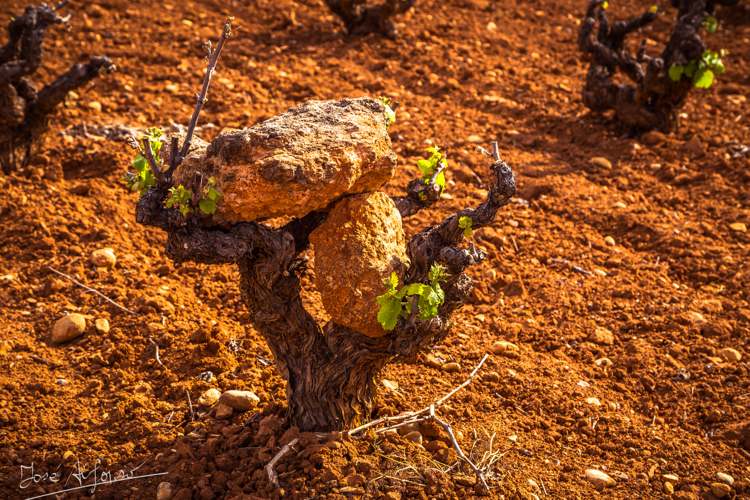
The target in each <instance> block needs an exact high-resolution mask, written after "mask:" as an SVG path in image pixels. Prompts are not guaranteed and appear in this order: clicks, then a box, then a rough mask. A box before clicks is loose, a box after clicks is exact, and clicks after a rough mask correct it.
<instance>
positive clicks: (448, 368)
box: [443, 361, 461, 372]
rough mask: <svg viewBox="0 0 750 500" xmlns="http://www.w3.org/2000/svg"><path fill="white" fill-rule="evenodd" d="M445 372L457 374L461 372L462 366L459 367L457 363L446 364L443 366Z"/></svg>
mask: <svg viewBox="0 0 750 500" xmlns="http://www.w3.org/2000/svg"><path fill="white" fill-rule="evenodd" d="M443 370H445V371H447V372H457V371H460V370H461V365H459V364H458V363H456V362H455V361H451V362H450V363H445V364H444V365H443Z"/></svg>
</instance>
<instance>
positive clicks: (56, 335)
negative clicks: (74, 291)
mask: <svg viewBox="0 0 750 500" xmlns="http://www.w3.org/2000/svg"><path fill="white" fill-rule="evenodd" d="M85 331H86V318H84V317H83V315H81V314H78V313H71V314H68V315H67V316H63V317H62V318H60V319H58V320H57V321H56V322H55V325H54V326H53V327H52V339H51V340H52V343H53V344H62V343H63V342H68V341H70V340H73V339H74V338H77V337H80V336H81V335H83V332H85Z"/></svg>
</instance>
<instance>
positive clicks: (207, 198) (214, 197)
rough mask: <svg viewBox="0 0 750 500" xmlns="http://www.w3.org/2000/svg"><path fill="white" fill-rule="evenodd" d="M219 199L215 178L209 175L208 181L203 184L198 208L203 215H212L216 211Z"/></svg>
mask: <svg viewBox="0 0 750 500" xmlns="http://www.w3.org/2000/svg"><path fill="white" fill-rule="evenodd" d="M220 199H221V193H220V192H219V191H218V190H217V189H216V179H215V178H214V177H209V178H208V182H207V183H206V185H205V186H203V191H202V192H201V199H200V201H199V202H198V209H199V210H200V211H201V212H202V213H203V214H205V215H213V214H214V213H216V206H217V204H218V203H219V200H220Z"/></svg>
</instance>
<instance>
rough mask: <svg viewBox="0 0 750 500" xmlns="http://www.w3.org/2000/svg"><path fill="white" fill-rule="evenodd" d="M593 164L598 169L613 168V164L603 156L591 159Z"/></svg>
mask: <svg viewBox="0 0 750 500" xmlns="http://www.w3.org/2000/svg"><path fill="white" fill-rule="evenodd" d="M591 163H592V164H593V165H596V166H597V167H602V168H612V162H611V161H609V160H608V159H606V158H604V157H603V156H594V157H593V158H591Z"/></svg>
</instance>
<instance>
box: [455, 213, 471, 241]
mask: <svg viewBox="0 0 750 500" xmlns="http://www.w3.org/2000/svg"><path fill="white" fill-rule="evenodd" d="M473 223H474V221H472V220H471V217H467V216H466V215H462V216H461V217H459V218H458V227H460V228H461V229H463V230H464V238H471V235H472V234H474V230H473V229H472V228H471V226H472V224H473Z"/></svg>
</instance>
